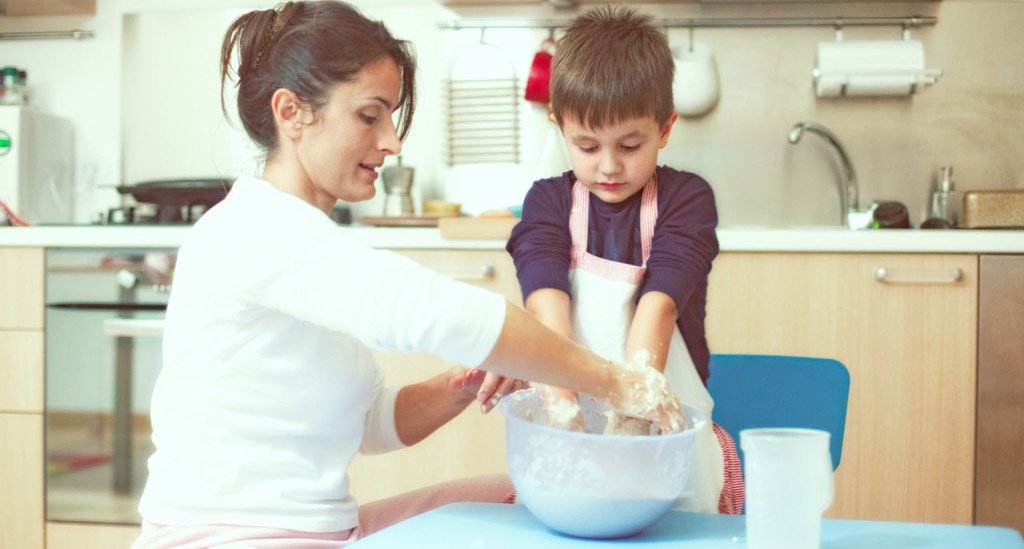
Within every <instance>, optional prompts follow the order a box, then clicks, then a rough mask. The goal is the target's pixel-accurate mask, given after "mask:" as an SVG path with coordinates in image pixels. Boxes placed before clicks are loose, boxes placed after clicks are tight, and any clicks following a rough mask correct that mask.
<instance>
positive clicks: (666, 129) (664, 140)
mask: <svg viewBox="0 0 1024 549" xmlns="http://www.w3.org/2000/svg"><path fill="white" fill-rule="evenodd" d="M678 118H679V113H678V112H676V111H672V116H670V117H668V120H667V121H665V125H663V126H662V127H661V135H660V136H659V137H658V148H659V149H664V148H665V145H668V136H669V135H671V134H672V125H673V124H675V123H676V120H677V119H678Z"/></svg>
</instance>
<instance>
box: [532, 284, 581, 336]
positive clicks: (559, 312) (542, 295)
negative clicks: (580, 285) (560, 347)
mask: <svg viewBox="0 0 1024 549" xmlns="http://www.w3.org/2000/svg"><path fill="white" fill-rule="evenodd" d="M524 305H525V307H526V310H527V311H529V312H530V314H532V315H533V316H534V318H536V319H537V320H539V321H540V323H541V324H543V325H545V326H547V327H548V328H550V329H551V330H553V331H554V332H555V333H557V334H560V335H562V336H565V337H567V338H569V339H572V320H571V318H570V314H571V307H572V305H571V304H570V298H569V294H567V293H565V292H563V291H562V290H556V289H554V288H541V289H539V290H536V291H534V292H533V293H531V294H530V295H529V296H527V297H526V302H525V303H524Z"/></svg>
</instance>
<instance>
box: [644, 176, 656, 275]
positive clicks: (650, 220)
mask: <svg viewBox="0 0 1024 549" xmlns="http://www.w3.org/2000/svg"><path fill="white" fill-rule="evenodd" d="M657 221H658V175H657V174H654V175H652V176H651V180H650V181H649V182H648V183H647V185H645V186H644V194H643V196H642V197H640V246H641V250H642V252H643V258H644V261H643V263H642V264H641V265H643V266H644V267H646V266H647V260H648V259H649V258H650V257H651V242H652V241H653V240H654V225H655V223H657Z"/></svg>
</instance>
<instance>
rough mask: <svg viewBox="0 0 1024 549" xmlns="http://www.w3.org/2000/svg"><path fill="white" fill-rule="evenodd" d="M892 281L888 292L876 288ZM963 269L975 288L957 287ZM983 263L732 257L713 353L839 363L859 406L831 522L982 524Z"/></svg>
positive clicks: (717, 276) (711, 332)
mask: <svg viewBox="0 0 1024 549" xmlns="http://www.w3.org/2000/svg"><path fill="white" fill-rule="evenodd" d="M878 267H884V268H885V269H886V272H887V275H888V280H889V281H888V282H880V281H879V280H876V278H875V274H874V273H875V270H876V268H878ZM954 269H960V272H961V273H962V274H961V278H960V279H959V280H958V281H955V282H953V281H952V278H953V276H952V275H953V273H954ZM977 274H978V272H977V256H974V255H934V254H928V255H923V254H922V255H915V254H799V253H792V254H787V253H766V254H758V253H725V254H722V255H721V256H720V257H719V258H718V259H716V260H715V263H714V265H713V268H712V272H711V278H710V288H709V296H708V316H707V332H708V340H709V344H710V346H711V351H712V352H713V353H761V354H782V355H798V356H816V357H827V358H834V359H837V360H839V361H840V362H842V363H843V364H845V365H846V367H847V368H848V369H849V370H850V378H851V381H850V402H849V409H848V413H847V419H846V432H845V438H844V444H843V455H842V462H841V463H840V465H839V469H838V470H837V471H836V476H835V482H836V484H835V499H834V501H833V503H832V506H831V508H830V509H829V511H828V516H832V517H841V518H850V519H869V520H897V521H920V522H948V523H960V524H970V523H971V520H972V498H973V478H974V436H975V385H976V383H975V361H976V337H975V333H976V322H977V314H976V311H977Z"/></svg>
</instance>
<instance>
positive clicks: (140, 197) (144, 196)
mask: <svg viewBox="0 0 1024 549" xmlns="http://www.w3.org/2000/svg"><path fill="white" fill-rule="evenodd" d="M231 183H232V180H230V179H214V178H211V179H161V180H157V181H144V182H141V183H136V184H134V185H121V186H119V187H118V188H117V192H119V193H121V194H127V195H131V196H132V198H134V199H135V200H136V201H138V202H146V203H148V204H157V205H168V206H190V205H193V204H202V205H205V206H207V207H210V206H213V205H214V204H216V203H217V202H220V201H221V200H222V199H223V198H224V197H225V196H227V194H228V191H229V190H231Z"/></svg>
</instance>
